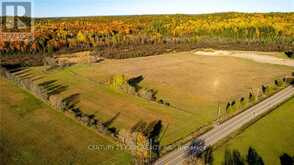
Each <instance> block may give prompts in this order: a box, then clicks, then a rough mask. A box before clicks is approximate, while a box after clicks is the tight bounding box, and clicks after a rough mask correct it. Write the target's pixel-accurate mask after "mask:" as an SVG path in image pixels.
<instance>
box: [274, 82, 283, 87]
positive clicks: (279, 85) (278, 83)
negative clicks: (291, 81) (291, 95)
mask: <svg viewBox="0 0 294 165" xmlns="http://www.w3.org/2000/svg"><path fill="white" fill-rule="evenodd" d="M275 85H276V86H277V87H281V86H283V81H281V80H275Z"/></svg>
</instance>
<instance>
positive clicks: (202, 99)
mask: <svg viewBox="0 0 294 165" xmlns="http://www.w3.org/2000/svg"><path fill="white" fill-rule="evenodd" d="M291 71H293V68H290V67H284V66H278V65H269V64H260V63H255V62H252V61H249V60H243V59H238V58H232V57H201V56H196V55H193V53H191V52H183V53H175V54H168V55H159V56H151V57H142V58H133V59H124V60H105V61H103V62H101V63H97V64H80V65H74V66H72V67H69V68H65V69H57V70H52V71H48V72H44V69H43V68H42V67H36V68H32V71H31V72H32V73H33V75H36V76H42V77H43V79H42V81H44V79H48V80H58V81H59V82H60V83H62V84H65V85H69V89H68V90H67V91H65V92H64V93H62V94H63V95H68V94H69V93H80V94H81V102H80V104H79V105H80V107H81V110H82V111H84V112H88V113H92V114H95V115H96V116H97V117H98V118H99V119H102V120H108V119H110V118H112V117H113V116H115V115H116V114H117V113H120V115H119V116H118V118H117V119H116V120H115V121H114V124H113V126H115V127H117V128H119V129H129V128H131V127H132V126H133V125H134V124H135V123H136V122H138V121H139V120H145V121H152V120H162V121H163V124H164V132H165V133H164V134H163V135H162V136H163V137H162V141H161V144H162V145H167V144H170V143H172V142H174V141H175V140H177V139H179V138H181V137H184V136H186V135H188V134H189V133H191V132H193V131H195V130H197V129H198V128H200V127H201V126H203V125H205V124H207V123H209V122H211V121H213V120H214V119H215V118H216V116H217V105H218V103H220V104H226V102H227V101H229V100H231V99H238V98H239V97H241V96H247V95H248V93H249V92H250V89H251V88H257V87H260V86H261V85H262V84H265V83H270V82H272V81H273V80H274V79H277V78H281V77H282V76H284V75H285V74H289V73H290V72H291ZM117 74H125V75H126V76H127V77H129V78H132V77H136V76H140V75H142V76H144V80H143V81H142V82H141V84H140V85H141V86H143V87H148V88H154V89H156V90H158V92H159V93H158V95H159V98H163V99H164V100H167V101H169V102H170V103H171V105H173V106H175V107H177V108H172V107H167V106H164V105H160V104H157V103H154V102H150V101H147V100H144V99H142V98H139V97H135V96H131V95H126V94H124V93H120V92H117V91H114V90H112V89H110V88H109V87H107V86H106V85H104V84H103V83H102V82H105V80H108V79H110V78H111V76H113V75H117Z"/></svg>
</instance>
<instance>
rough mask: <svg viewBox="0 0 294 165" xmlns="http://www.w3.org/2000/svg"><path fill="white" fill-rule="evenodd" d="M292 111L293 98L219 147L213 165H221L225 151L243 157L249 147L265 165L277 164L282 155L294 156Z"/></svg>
mask: <svg viewBox="0 0 294 165" xmlns="http://www.w3.org/2000/svg"><path fill="white" fill-rule="evenodd" d="M293 110H294V98H292V99H290V100H289V101H288V102H287V103H285V104H283V105H281V106H280V107H278V108H277V109H276V110H275V111H273V112H272V113H270V114H268V115H267V116H266V117H264V118H262V119H261V120H259V121H257V122H256V123H255V124H254V125H252V126H250V127H249V128H247V129H246V130H245V131H244V132H242V133H241V134H239V135H238V136H236V137H235V138H234V139H232V140H230V141H229V142H227V143H226V144H224V145H222V146H221V147H219V148H218V149H217V150H216V151H215V153H214V159H215V161H214V164H221V162H222V161H223V158H224V152H225V150H226V149H237V150H239V151H240V152H241V154H242V155H244V156H245V155H246V154H247V151H248V148H249V147H250V146H252V147H253V148H255V149H256V150H257V152H258V153H259V154H260V155H261V156H262V158H263V160H264V162H265V164H279V156H281V155H282V154H283V153H288V154H289V155H294V141H293V137H294V120H293V118H294V113H293Z"/></svg>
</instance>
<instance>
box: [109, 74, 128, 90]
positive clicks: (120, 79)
mask: <svg viewBox="0 0 294 165" xmlns="http://www.w3.org/2000/svg"><path fill="white" fill-rule="evenodd" d="M126 81H127V80H126V77H125V76H124V75H115V76H113V77H112V78H111V80H110V86H111V87H112V88H113V89H120V88H121V87H122V86H123V85H124V84H125V83H126Z"/></svg>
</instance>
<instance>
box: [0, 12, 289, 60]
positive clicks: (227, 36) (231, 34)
mask: <svg viewBox="0 0 294 165" xmlns="http://www.w3.org/2000/svg"><path fill="white" fill-rule="evenodd" d="M34 22H35V23H34V32H33V36H34V38H33V39H32V40H31V39H29V38H28V39H27V40H22V41H20V40H13V39H12V40H8V41H6V40H4V38H0V53H1V55H8V54H26V53H27V54H44V53H48V54H51V53H54V52H58V51H61V50H65V51H71V50H82V49H83V50H84V49H92V50H94V49H98V51H99V50H103V49H105V48H117V47H124V48H125V47H130V46H134V45H139V46H140V45H161V44H162V45H169V44H171V45H177V44H182V43H184V44H192V45H193V44H197V43H201V42H207V43H239V42H245V43H257V44H258V45H268V47H272V46H274V47H276V49H289V50H290V49H293V45H292V43H293V36H294V28H293V27H294V24H293V22H294V13H269V14H259V13H255V14H245V13H219V14H203V15H159V16H121V17H78V18H50V19H49V18H48V19H46V18H42V19H34ZM285 51H286V50H285Z"/></svg>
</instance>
